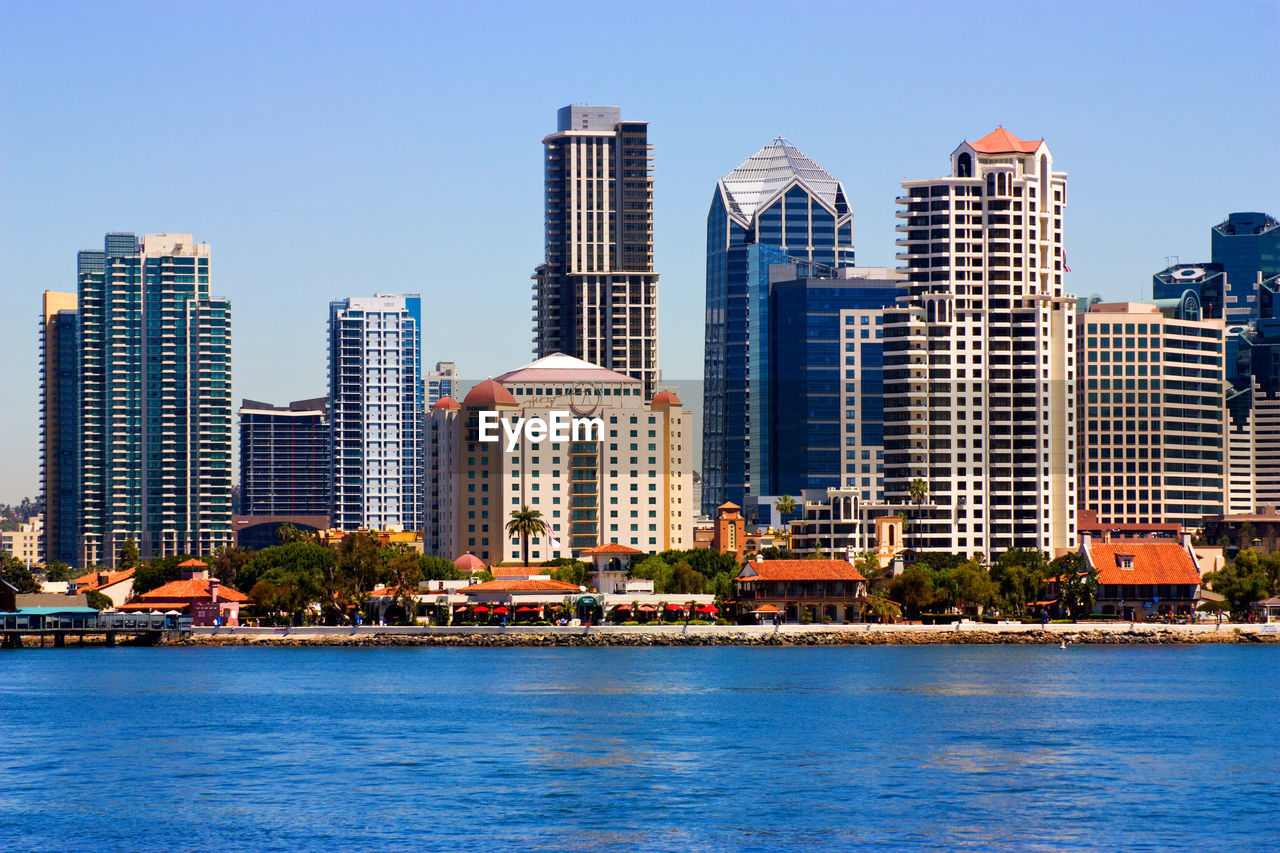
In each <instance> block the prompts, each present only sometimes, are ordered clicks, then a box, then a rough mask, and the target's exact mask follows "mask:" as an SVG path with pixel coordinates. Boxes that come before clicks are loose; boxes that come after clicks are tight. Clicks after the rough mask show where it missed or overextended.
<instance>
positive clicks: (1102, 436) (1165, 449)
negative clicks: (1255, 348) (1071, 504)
mask: <svg viewBox="0 0 1280 853" xmlns="http://www.w3.org/2000/svg"><path fill="white" fill-rule="evenodd" d="M1200 317H1201V315H1200V311H1199V306H1198V304H1197V303H1196V301H1195V299H1194V297H1190V298H1188V299H1184V300H1174V301H1172V304H1155V305H1153V304H1149V303H1138V302H1117V303H1095V304H1093V305H1091V306H1089V310H1088V312H1086V313H1084V314H1079V315H1077V316H1076V351H1077V352H1079V353H1080V358H1081V361H1082V365H1081V367H1082V370H1081V375H1080V377H1079V379H1078V380H1077V383H1076V415H1077V426H1078V430H1077V434H1078V435H1079V437H1080V447H1081V453H1080V455H1079V462H1078V479H1079V500H1078V507H1079V508H1080V509H1087V510H1091V511H1093V512H1096V513H1097V518H1098V521H1099V522H1100V523H1102V524H1147V523H1155V522H1163V523H1171V522H1173V523H1178V524H1181V525H1183V526H1186V527H1200V526H1201V525H1202V524H1203V517H1204V516H1206V515H1222V514H1223V512H1224V507H1225V506H1226V484H1227V481H1228V470H1227V440H1226V427H1225V416H1226V409H1225V401H1224V396H1223V390H1224V388H1225V377H1224V372H1223V364H1222V352H1223V335H1224V330H1225V325H1224V323H1223V321H1222V320H1221V319H1200Z"/></svg>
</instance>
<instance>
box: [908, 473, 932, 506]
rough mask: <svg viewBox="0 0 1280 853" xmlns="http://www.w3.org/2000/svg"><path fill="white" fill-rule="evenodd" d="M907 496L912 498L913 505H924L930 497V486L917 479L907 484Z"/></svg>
mask: <svg viewBox="0 0 1280 853" xmlns="http://www.w3.org/2000/svg"><path fill="white" fill-rule="evenodd" d="M907 496H908V497H910V498H911V502H912V503H916V504H922V503H924V502H925V499H926V498H928V497H929V484H928V483H926V482H925V481H924V480H922V479H920V478H919V477H916V478H915V479H914V480H912V481H911V482H910V483H908V484H907Z"/></svg>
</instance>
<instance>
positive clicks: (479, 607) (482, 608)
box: [476, 604, 489, 613]
mask: <svg viewBox="0 0 1280 853" xmlns="http://www.w3.org/2000/svg"><path fill="white" fill-rule="evenodd" d="M476 612H477V613H488V612H489V608H487V607H485V606H484V605H483V604H477V605H476Z"/></svg>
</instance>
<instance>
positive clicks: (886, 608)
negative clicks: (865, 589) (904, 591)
mask: <svg viewBox="0 0 1280 853" xmlns="http://www.w3.org/2000/svg"><path fill="white" fill-rule="evenodd" d="M901 615H902V608H901V607H899V606H898V605H896V604H894V603H893V602H892V601H890V600H889V599H887V598H885V597H884V596H880V595H869V596H867V617H868V618H870V619H873V620H875V621H877V622H884V621H887V620H889V619H896V618H898V617H899V616H901Z"/></svg>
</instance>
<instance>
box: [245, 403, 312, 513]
mask: <svg viewBox="0 0 1280 853" xmlns="http://www.w3.org/2000/svg"><path fill="white" fill-rule="evenodd" d="M328 408H329V400H328V398H326V397H320V398H318V399H314V400H298V401H296V402H293V403H290V404H289V405H287V406H272V405H270V404H269V403H259V402H257V401H256V400H245V401H244V402H243V403H242V404H241V406H240V505H241V507H242V509H241V512H242V514H244V515H324V516H327V515H328V514H329V509H330V505H329V504H330V498H329V419H328V416H327V413H328Z"/></svg>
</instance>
